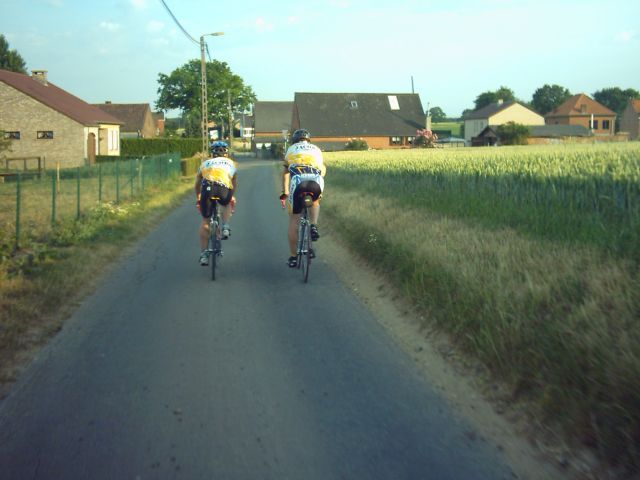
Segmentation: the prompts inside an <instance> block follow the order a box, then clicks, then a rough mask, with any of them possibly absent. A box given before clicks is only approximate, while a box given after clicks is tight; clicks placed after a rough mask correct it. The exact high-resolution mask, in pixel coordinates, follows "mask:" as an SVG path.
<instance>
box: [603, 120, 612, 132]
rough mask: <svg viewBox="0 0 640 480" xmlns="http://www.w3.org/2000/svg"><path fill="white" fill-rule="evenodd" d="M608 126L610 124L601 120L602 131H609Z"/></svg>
mask: <svg viewBox="0 0 640 480" xmlns="http://www.w3.org/2000/svg"><path fill="white" fill-rule="evenodd" d="M610 126H611V124H610V123H609V120H602V129H603V130H609V127H610Z"/></svg>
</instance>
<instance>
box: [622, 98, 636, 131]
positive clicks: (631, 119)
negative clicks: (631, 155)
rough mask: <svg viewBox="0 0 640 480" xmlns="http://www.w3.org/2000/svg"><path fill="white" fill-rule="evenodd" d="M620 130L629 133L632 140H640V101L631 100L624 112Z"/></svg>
mask: <svg viewBox="0 0 640 480" xmlns="http://www.w3.org/2000/svg"><path fill="white" fill-rule="evenodd" d="M620 130H622V131H623V132H628V133H629V139H630V140H638V139H640V99H638V98H630V99H629V103H627V106H626V108H625V109H624V112H622V118H621V119H620Z"/></svg>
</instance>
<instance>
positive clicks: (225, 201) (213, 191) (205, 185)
mask: <svg viewBox="0 0 640 480" xmlns="http://www.w3.org/2000/svg"><path fill="white" fill-rule="evenodd" d="M231 197H233V189H232V188H228V187H225V186H224V185H222V184H220V183H215V182H210V181H208V180H203V181H202V187H201V188H200V213H201V214H202V217H203V218H209V217H210V216H211V214H212V213H213V202H212V201H211V199H212V198H216V200H217V202H218V203H219V204H220V205H222V206H225V205H229V202H230V201H231Z"/></svg>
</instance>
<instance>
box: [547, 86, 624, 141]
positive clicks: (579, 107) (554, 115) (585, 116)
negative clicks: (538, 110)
mask: <svg viewBox="0 0 640 480" xmlns="http://www.w3.org/2000/svg"><path fill="white" fill-rule="evenodd" d="M544 118H545V122H546V124H547V125H582V126H583V127H586V128H588V129H589V130H590V131H591V132H592V133H593V134H594V135H613V134H614V129H615V124H616V114H615V112H614V111H612V110H609V109H608V108H607V107H605V106H604V105H602V104H601V103H598V102H596V101H595V100H593V99H592V98H590V97H589V96H587V95H585V94H584V93H579V94H577V95H574V96H572V97H571V98H569V99H568V100H567V101H566V102H564V103H563V104H561V105H560V106H558V108H556V109H555V110H552V111H551V112H549V113H547V114H546V115H545V117H544Z"/></svg>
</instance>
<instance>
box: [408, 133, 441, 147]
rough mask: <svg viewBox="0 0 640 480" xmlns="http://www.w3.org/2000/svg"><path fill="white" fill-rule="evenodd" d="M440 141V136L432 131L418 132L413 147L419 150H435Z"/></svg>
mask: <svg viewBox="0 0 640 480" xmlns="http://www.w3.org/2000/svg"><path fill="white" fill-rule="evenodd" d="M437 141H438V135H436V134H435V133H434V132H432V131H431V130H426V129H425V130H416V138H415V139H414V140H413V146H414V147H418V148H435V146H436V142H437Z"/></svg>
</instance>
